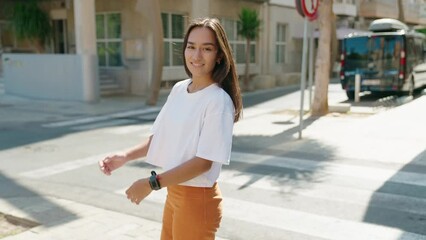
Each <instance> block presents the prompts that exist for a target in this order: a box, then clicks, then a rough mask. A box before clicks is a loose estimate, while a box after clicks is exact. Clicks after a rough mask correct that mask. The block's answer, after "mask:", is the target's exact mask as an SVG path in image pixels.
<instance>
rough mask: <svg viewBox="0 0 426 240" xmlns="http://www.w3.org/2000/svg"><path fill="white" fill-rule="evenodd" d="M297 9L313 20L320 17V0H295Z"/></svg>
mask: <svg viewBox="0 0 426 240" xmlns="http://www.w3.org/2000/svg"><path fill="white" fill-rule="evenodd" d="M295 2H296V10H297V12H298V13H299V14H300V15H301V16H302V17H306V18H308V20H309V21H313V20H315V19H316V18H317V17H318V5H319V0H295Z"/></svg>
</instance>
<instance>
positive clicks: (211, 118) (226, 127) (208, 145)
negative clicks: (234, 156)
mask: <svg viewBox="0 0 426 240" xmlns="http://www.w3.org/2000/svg"><path fill="white" fill-rule="evenodd" d="M233 127H234V116H233V114H232V113H228V112H222V113H215V114H212V115H206V117H205V119H204V122H203V126H202V128H201V133H200V139H199V142H198V146H197V153H196V156H197V157H200V158H204V159H207V160H210V161H214V162H219V163H222V164H225V165H228V164H229V159H230V157H231V148H232V131H233Z"/></svg>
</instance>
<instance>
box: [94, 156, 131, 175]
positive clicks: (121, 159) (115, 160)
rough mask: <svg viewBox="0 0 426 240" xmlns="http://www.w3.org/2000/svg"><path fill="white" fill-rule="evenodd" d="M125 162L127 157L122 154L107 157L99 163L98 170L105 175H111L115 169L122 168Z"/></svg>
mask: <svg viewBox="0 0 426 240" xmlns="http://www.w3.org/2000/svg"><path fill="white" fill-rule="evenodd" d="M126 162H127V157H126V155H125V154H123V153H116V154H112V155H109V156H107V157H106V158H104V159H103V160H101V161H99V168H100V169H101V172H103V173H104V174H105V175H111V172H112V171H114V170H115V169H117V168H119V167H121V166H123V165H124V164H125V163H126Z"/></svg>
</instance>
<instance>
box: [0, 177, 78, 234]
mask: <svg viewBox="0 0 426 240" xmlns="http://www.w3.org/2000/svg"><path fill="white" fill-rule="evenodd" d="M0 189H1V191H0V199H3V200H5V201H6V202H7V203H8V204H9V205H11V206H13V207H14V208H15V209H19V210H20V211H22V212H25V214H26V215H27V216H29V217H30V218H31V219H28V220H30V221H35V222H36V223H35V224H41V225H43V226H44V227H54V226H56V225H62V224H64V223H68V222H71V221H73V220H76V219H78V216H77V214H75V213H73V212H70V211H68V210H67V209H65V208H63V207H62V206H59V205H58V204H56V203H54V202H52V201H50V200H49V199H47V198H45V197H43V196H42V195H40V194H38V193H37V192H35V191H33V190H31V189H29V188H27V187H25V186H23V185H22V184H19V183H18V182H16V181H15V180H14V179H12V178H10V177H8V176H6V175H4V174H3V173H2V172H1V171H0ZM7 214H11V215H15V214H17V215H18V216H14V217H18V218H22V217H23V216H19V215H20V214H19V213H16V212H15V213H13V212H8V213H7Z"/></svg>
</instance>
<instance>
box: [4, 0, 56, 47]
mask: <svg viewBox="0 0 426 240" xmlns="http://www.w3.org/2000/svg"><path fill="white" fill-rule="evenodd" d="M11 23H12V26H13V29H14V32H15V35H16V37H17V38H18V39H20V40H24V39H28V40H40V41H41V42H45V41H47V40H48V39H49V37H50V35H51V32H52V27H51V25H50V18H49V15H48V14H47V13H46V12H44V11H43V10H42V9H40V7H39V6H38V5H37V2H36V1H34V0H31V1H25V2H17V3H15V5H14V7H13V12H12V16H11Z"/></svg>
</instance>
